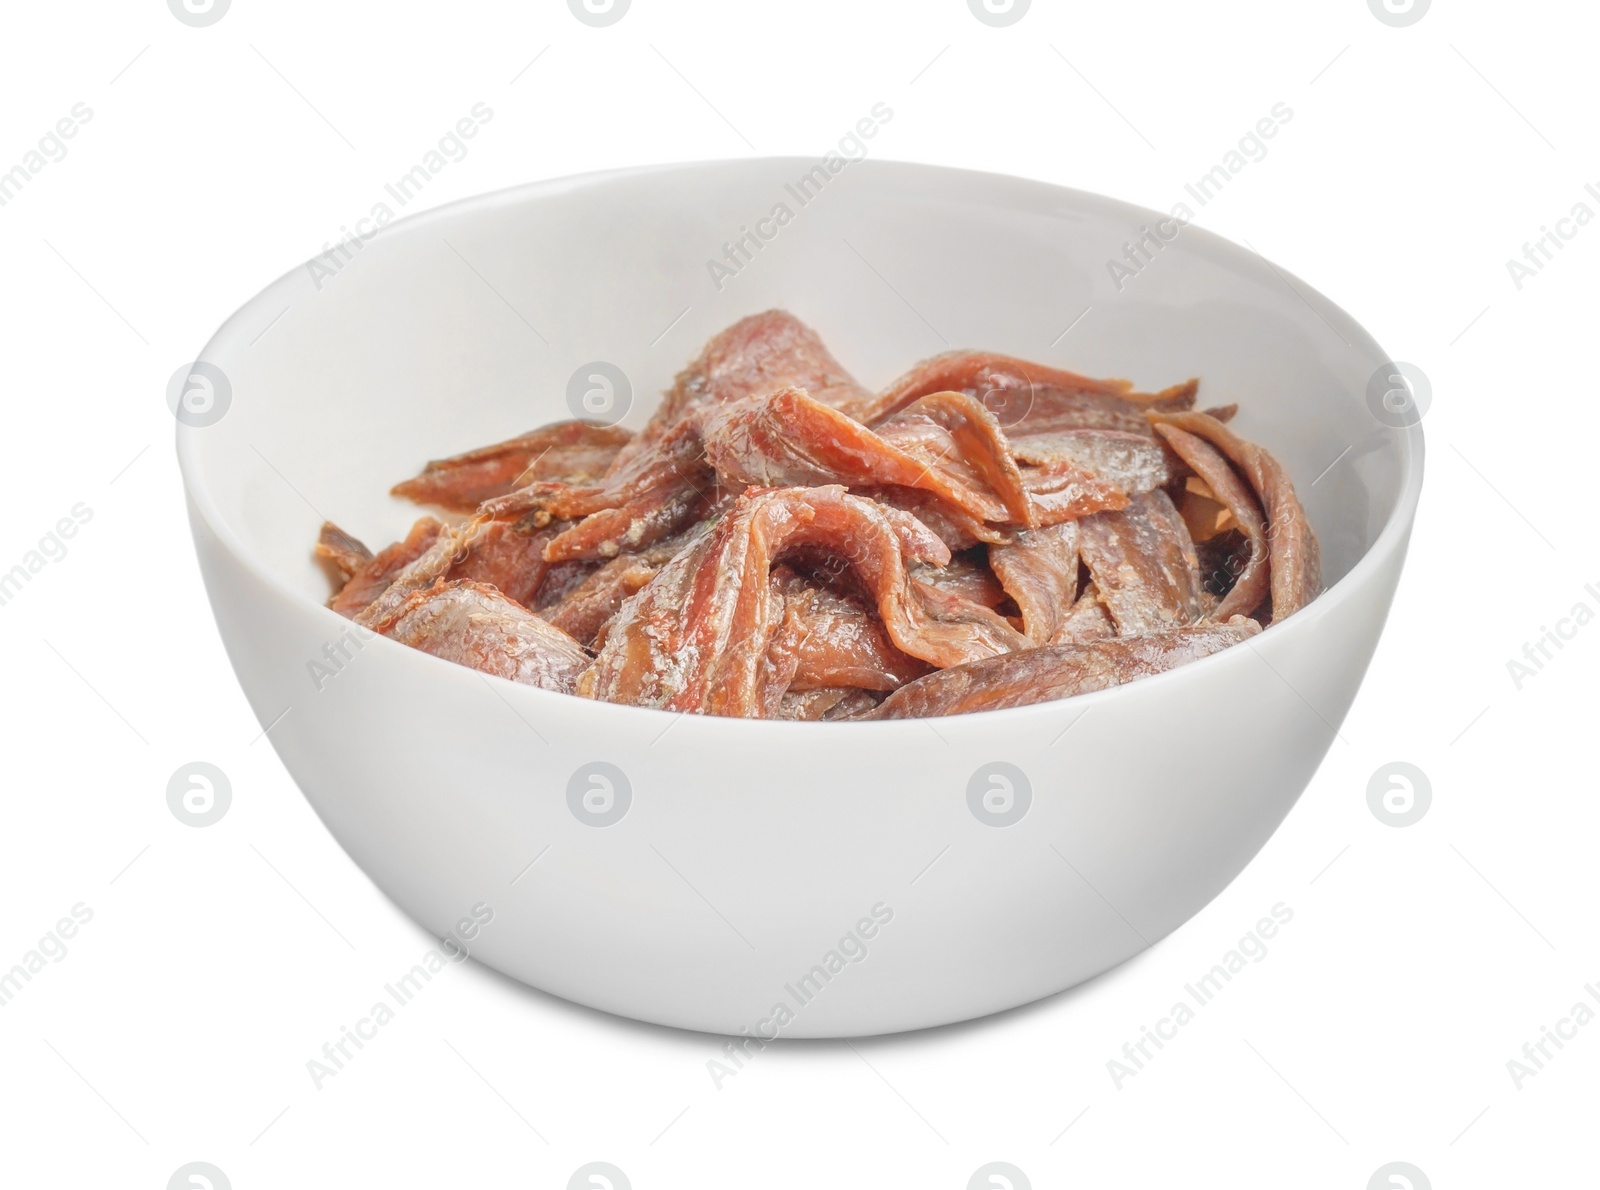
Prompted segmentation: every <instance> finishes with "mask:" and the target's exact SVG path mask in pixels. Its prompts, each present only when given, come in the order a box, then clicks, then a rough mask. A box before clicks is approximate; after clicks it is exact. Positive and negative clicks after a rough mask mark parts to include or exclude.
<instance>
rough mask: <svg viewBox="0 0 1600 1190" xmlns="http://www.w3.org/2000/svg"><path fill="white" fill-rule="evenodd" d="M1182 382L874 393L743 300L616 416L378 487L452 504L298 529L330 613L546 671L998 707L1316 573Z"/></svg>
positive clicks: (926, 364)
mask: <svg viewBox="0 0 1600 1190" xmlns="http://www.w3.org/2000/svg"><path fill="white" fill-rule="evenodd" d="M1198 392H1199V381H1197V380H1193V379H1190V380H1184V381H1181V382H1179V383H1176V384H1173V385H1172V386H1171V387H1168V388H1165V389H1160V390H1158V391H1154V392H1141V391H1138V390H1136V389H1135V388H1134V386H1133V385H1132V384H1131V383H1130V382H1129V381H1126V380H1100V379H1093V378H1091V377H1087V376H1081V375H1078V374H1077V373H1075V372H1070V371H1067V370H1065V369H1062V368H1057V367H1054V366H1051V365H1047V364H1041V363H1032V362H1029V361H1027V360H1021V359H1016V358H1013V357H1011V356H1005V355H997V354H994V353H992V352H976V351H959V352H951V353H948V354H946V355H941V356H936V357H934V358H933V359H929V360H924V361H923V362H921V363H919V364H916V365H915V366H914V367H912V368H911V369H910V370H909V371H908V372H907V373H905V375H903V376H902V377H901V378H899V379H898V380H896V381H894V382H893V383H891V384H890V385H889V386H888V387H887V388H885V389H883V390H882V391H880V392H878V393H872V392H869V391H868V390H866V389H865V388H863V387H862V386H861V385H860V384H858V383H857V382H856V381H855V380H854V379H853V378H852V377H851V375H850V374H849V373H848V372H846V371H845V369H844V367H843V366H842V365H841V364H840V363H839V362H838V361H837V360H836V359H835V358H834V356H833V355H832V354H831V353H830V352H829V351H828V349H827V348H826V347H824V346H823V343H822V340H821V339H820V338H819V337H818V335H817V333H816V332H815V331H813V330H812V329H811V328H810V327H808V326H806V325H805V324H804V323H802V322H801V321H800V320H799V319H797V318H795V317H794V316H793V315H792V314H789V313H786V312H784V311H781V310H769V311H767V312H765V313H762V314H756V315H752V316H751V317H748V318H745V319H743V320H741V321H740V322H738V323H735V324H734V325H733V326H731V327H729V328H728V329H727V330H725V331H723V332H721V333H720V334H718V335H715V336H713V337H712V339H711V340H710V341H709V342H708V343H707V344H706V346H705V348H704V349H703V350H702V351H701V352H700V354H699V355H698V356H697V357H696V358H695V359H694V360H693V361H692V362H691V363H690V364H689V366H688V367H687V368H685V369H684V371H682V372H680V373H679V374H678V376H677V378H676V379H675V380H674V382H673V384H672V387H671V388H670V389H669V390H668V391H667V393H666V394H665V397H664V399H663V400H662V402H661V404H660V406H659V407H658V408H657V409H656V411H655V413H654V415H653V416H652V417H651V418H650V420H649V421H648V422H647V423H646V424H645V425H644V427H643V429H641V430H640V431H639V432H638V433H637V434H634V433H630V432H629V431H627V430H623V429H620V428H616V427H612V426H603V425H597V424H591V423H588V422H582V421H565V422H557V423H554V424H552V425H548V426H545V427H543V428H541V429H536V430H533V431H531V432H527V433H523V434H520V435H518V436H517V437H514V438H509V439H506V440H505V441H503V442H500V443H498V444H496V445H493V446H486V447H482V448H479V449H476V450H471V451H467V452H465V453H463V454H457V455H454V456H451V457H448V458H444V459H440V460H437V461H435V462H431V463H428V464H427V466H426V467H424V469H423V470H422V471H421V473H420V474H418V475H417V476H415V477H414V478H412V479H409V480H405V481H404V482H402V483H400V484H398V485H396V486H395V488H394V489H393V492H394V494H395V495H398V496H403V497H406V498H408V499H411V500H413V501H415V502H417V503H419V504H424V505H428V506H430V507H432V508H434V509H435V510H440V511H442V512H443V513H447V514H454V515H455V519H454V520H449V519H447V520H444V521H441V520H436V519H434V517H424V518H423V519H422V520H419V521H417V522H416V523H415V524H414V525H413V526H412V528H411V530H410V532H409V533H408V534H407V535H406V537H405V538H404V539H403V540H401V541H399V542H396V543H395V544H393V545H390V546H388V547H387V548H385V549H383V550H379V551H377V552H376V553H374V552H373V551H371V550H369V549H368V548H367V547H366V546H365V545H363V544H362V543H361V542H360V541H358V540H357V539H356V538H355V537H353V536H351V535H350V534H348V533H346V532H345V531H344V530H342V529H340V528H338V527H337V526H335V525H332V524H327V525H324V526H323V528H322V533H321V536H320V538H319V539H318V541H317V543H316V548H315V553H316V555H317V557H318V558H319V559H320V560H321V561H322V563H323V565H324V568H325V569H326V570H327V571H328V573H329V574H330V576H331V577H332V578H333V579H334V580H335V582H336V584H337V586H338V590H337V591H336V592H335V593H334V595H333V597H332V598H331V600H330V601H329V606H331V607H332V608H333V609H334V610H335V611H337V612H339V613H340V614H341V615H344V616H347V617H349V618H351V619H353V620H355V621H356V622H357V623H359V624H361V625H363V626H365V627H367V628H369V629H371V630H372V631H374V632H377V633H380V634H381V635H384V636H388V637H390V638H391V639H394V640H397V641H400V642H401V643H403V644H407V645H410V646H412V647H413V648H416V649H419V650H421V651H423V652H427V653H432V654H433V655H434V656H436V657H441V658H443V659H445V660H448V661H452V662H455V663H457V664H460V665H464V666H468V667H470V668H473V669H476V670H479V671H480V672H482V673H485V674H491V675H494V676H495V677H500V678H505V679H508V680H510V681H513V682H520V683H523V684H525V685H531V686H538V687H540V688H542V689H545V690H552V691H556V692H558V693H563V694H573V695H577V696H579V697H583V698H592V699H599V700H603V701H608V702H615V703H620V704H625V705H631V706H640V707H651V708H657V709H661V710H669V711H678V712H693V713H696V714H709V715H725V716H734V717H744V718H755V719H788V720H797V721H808V722H823V721H826V722H840V721H846V720H865V719H900V718H907V717H913V716H931V715H958V714H967V713H970V712H974V711H990V710H1000V709H1004V708H1007V707H1018V706H1025V705H1028V704H1031V703H1038V702H1045V701H1050V700H1054V699H1059V698H1067V697H1070V696H1072V695H1074V694H1082V693H1086V692H1089V691H1092V690H1102V689H1105V688H1107V687H1110V686H1116V685H1120V684H1123V683H1126V682H1131V681H1134V680H1136V679H1139V678H1142V677H1146V676H1148V675H1151V674H1157V673H1162V672H1164V671H1166V670H1169V669H1172V668H1174V667H1176V666H1179V665H1184V664H1187V663H1188V662H1190V661H1194V660H1198V659H1200V658H1202V657H1206V656H1209V655H1210V654H1212V653H1215V652H1217V651H1219V650H1221V649H1225V648H1228V647H1229V646H1231V645H1234V644H1238V643H1240V642H1242V641H1245V640H1248V639H1249V638H1250V637H1251V636H1252V635H1254V634H1255V633H1257V632H1260V631H1261V626H1262V624H1263V623H1266V622H1269V621H1277V620H1281V619H1283V618H1284V617H1286V616H1289V615H1292V614H1293V613H1294V612H1296V611H1298V610H1299V609H1300V608H1302V607H1304V606H1305V605H1306V604H1307V603H1309V602H1310V601H1311V600H1312V599H1313V598H1315V597H1316V595H1317V593H1318V592H1319V591H1320V589H1321V573H1320V558H1319V550H1318V546H1317V539H1316V535H1315V534H1314V533H1313V531H1312V528H1311V523H1310V520H1309V518H1308V517H1307V515H1306V512H1305V509H1304V507H1303V506H1302V505H1301V503H1300V500H1299V497H1298V496H1297V495H1296V493H1295V489H1294V484H1293V482H1292V481H1291V480H1290V478H1289V473H1288V471H1287V470H1286V469H1285V468H1284V467H1283V465H1282V464H1281V463H1279V462H1278V460H1277V459H1275V458H1274V457H1273V456H1272V455H1271V454H1269V453H1268V452H1267V451H1266V450H1265V449H1264V448H1263V447H1261V446H1259V445H1257V444H1255V443H1252V442H1249V441H1247V440H1246V439H1244V438H1242V437H1240V436H1239V434H1238V433H1237V432H1236V431H1235V429H1234V428H1233V424H1232V423H1233V422H1234V420H1235V417H1236V415H1237V414H1238V406H1237V405H1236V404H1234V403H1232V402H1229V403H1226V404H1222V405H1217V406H1214V407H1212V408H1210V409H1209V410H1208V411H1207V412H1204V413H1202V412H1197V411H1196V410H1195V404H1196V400H1197V396H1198ZM1246 419H1247V414H1246ZM510 428H512V429H514V428H515V427H510Z"/></svg>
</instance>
